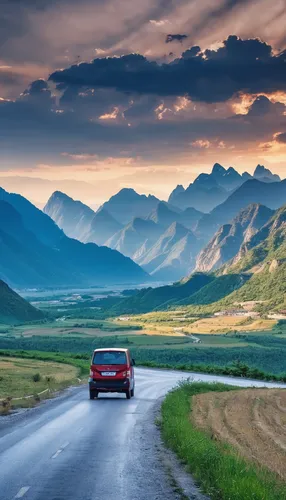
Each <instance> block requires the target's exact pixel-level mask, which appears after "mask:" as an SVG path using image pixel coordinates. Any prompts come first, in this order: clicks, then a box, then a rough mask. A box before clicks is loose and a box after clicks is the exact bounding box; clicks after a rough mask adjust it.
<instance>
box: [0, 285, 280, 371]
mask: <svg viewBox="0 0 286 500" xmlns="http://www.w3.org/2000/svg"><path fill="white" fill-rule="evenodd" d="M82 297H83V296H82ZM87 297H88V298H86V299H83V298H82V299H81V301H80V304H79V305H77V304H76V305H72V306H68V304H67V301H66V300H65V299H66V298H70V297H69V295H68V294H67V295H62V296H59V297H58V299H59V300H60V301H61V302H64V303H65V306H64V307H65V311H63V310H62V309H60V310H58V307H57V306H55V307H50V305H49V304H48V303H49V301H50V299H51V297H50V296H49V297H47V298H46V304H47V310H49V314H48V318H47V319H46V320H44V321H41V322H37V323H31V324H26V325H17V326H11V325H1V327H0V350H2V352H4V351H5V350H9V351H12V350H17V351H22V350H24V351H27V352H30V351H37V352H42V353H57V354H59V355H61V354H62V355H64V356H65V357H69V356H70V355H72V356H84V358H82V359H84V360H87V361H89V359H90V355H91V352H92V350H93V349H95V348H97V347H117V346H118V347H121V346H122V347H128V348H130V350H131V352H132V354H133V355H134V358H135V359H136V361H137V362H138V364H145V365H146V364H147V365H148V366H161V367H166V368H167V367H168V368H180V369H186V370H189V371H204V372H207V373H213V372H215V373H225V374H235V375H242V376H249V377H254V378H259V377H260V378H265V377H266V378H267V380H271V379H272V378H273V379H274V378H277V377H278V378H279V377H281V378H280V379H281V380H282V379H283V380H284V379H285V377H286V362H285V359H286V322H285V321H278V320H277V321H276V320H269V319H264V318H249V317H241V316H238V315H237V316H235V315H233V316H229V315H225V316H216V317H214V316H212V317H206V316H204V315H203V314H202V315H200V316H198V315H197V316H194V315H191V314H190V313H188V311H187V310H186V308H183V307H179V308H177V309H175V310H166V311H154V312H151V313H146V314H136V315H126V316H118V317H110V316H108V314H106V311H105V309H104V307H105V305H104V304H105V303H102V302H100V304H101V305H102V307H103V308H102V310H99V309H100V308H96V310H95V309H94V305H90V304H91V302H90V298H89V295H88V296H87ZM41 299H42V303H43V304H45V297H44V298H43V297H41ZM100 300H102V299H100ZM103 300H109V298H107V299H103ZM112 300H113V299H112ZM92 304H94V302H92ZM78 306H79V307H78ZM251 307H252V305H251ZM273 360H275V362H273ZM256 369H257V372H255V370H256ZM258 372H259V373H258Z"/></svg>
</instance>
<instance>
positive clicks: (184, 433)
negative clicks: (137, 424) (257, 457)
mask: <svg viewBox="0 0 286 500" xmlns="http://www.w3.org/2000/svg"><path fill="white" fill-rule="evenodd" d="M234 389H237V388H236V387H232V386H226V385H224V384H206V383H182V384H181V385H180V387H179V388H177V389H175V390H173V391H172V392H170V393H169V394H168V396H167V398H166V399H165V401H164V403H163V405H162V423H161V425H162V435H163V438H164V440H165V442H166V444H167V445H168V446H169V447H170V448H172V449H173V450H174V451H175V452H176V453H177V454H178V456H179V457H180V458H181V459H182V460H183V461H184V462H185V463H186V464H187V467H188V470H189V471H190V472H191V473H192V474H193V476H194V477H195V479H196V480H197V481H198V483H199V484H200V485H201V486H202V489H203V490H204V491H205V493H207V494H208V495H209V496H210V497H211V498H212V499H214V500H230V499H231V500H281V499H282V498H286V486H285V484H282V482H280V481H279V480H278V479H277V477H276V476H275V475H274V474H272V473H270V472H269V471H267V470H266V469H263V468H260V467H258V466H256V465H254V464H252V463H250V462H248V461H246V460H244V459H242V458H241V457H240V456H239V455H238V453H237V452H236V450H235V449H233V448H232V447H231V446H229V445H227V444H225V443H222V442H219V441H214V440H213V439H212V437H211V435H208V434H207V433H206V432H203V431H200V430H198V429H197V428H195V426H194V425H193V424H192V422H191V420H190V412H191V409H192V396H194V395H196V394H201V393H205V392H210V391H218V392H223V391H224V392H225V391H230V390H234Z"/></svg>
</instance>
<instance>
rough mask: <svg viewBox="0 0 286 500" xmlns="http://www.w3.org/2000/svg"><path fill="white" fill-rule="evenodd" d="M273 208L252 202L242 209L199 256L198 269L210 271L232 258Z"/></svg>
mask: <svg viewBox="0 0 286 500" xmlns="http://www.w3.org/2000/svg"><path fill="white" fill-rule="evenodd" d="M273 213H274V212H273V210H271V209H270V208H267V207H264V206H263V205H258V204H252V205H249V206H248V207H247V208H245V209H242V210H241V211H240V212H239V214H238V215H237V216H236V217H235V219H233V221H232V222H230V224H224V225H223V226H221V227H220V229H219V230H218V231H217V232H216V233H215V235H214V236H213V238H212V239H211V240H210V242H209V243H208V245H207V246H206V247H205V248H204V249H203V250H202V251H201V252H200V254H199V255H198V257H197V263H196V270H197V271H202V272H209V271H213V270H215V269H218V268H219V267H221V266H222V265H223V264H225V262H227V261H228V260H230V259H232V258H233V257H234V256H235V255H236V254H237V253H238V252H239V250H240V248H241V246H242V245H243V244H244V243H246V242H247V241H249V240H250V239H251V237H252V236H253V235H254V234H255V233H256V232H257V231H258V230H259V229H260V228H261V227H262V226H264V224H266V222H267V221H268V220H269V219H270V217H271V215H273Z"/></svg>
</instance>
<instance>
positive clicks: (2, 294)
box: [0, 280, 44, 324]
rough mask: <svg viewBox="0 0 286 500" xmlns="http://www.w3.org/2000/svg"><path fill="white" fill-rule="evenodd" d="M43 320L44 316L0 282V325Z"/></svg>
mask: <svg viewBox="0 0 286 500" xmlns="http://www.w3.org/2000/svg"><path fill="white" fill-rule="evenodd" d="M41 319H44V314H43V313H42V312H41V311H39V310H38V309H36V308H35V307H33V306H32V305H31V304H29V302H27V301H26V300H24V299H23V298H22V297H20V295H18V294H17V293H16V292H14V291H13V290H12V289H11V288H10V287H9V286H8V285H7V284H6V283H4V281H2V280H0V324H1V323H2V324H16V323H22V322H26V321H36V320H41Z"/></svg>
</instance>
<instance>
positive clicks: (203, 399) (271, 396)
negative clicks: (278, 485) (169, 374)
mask: <svg viewBox="0 0 286 500" xmlns="http://www.w3.org/2000/svg"><path fill="white" fill-rule="evenodd" d="M191 418H192V421H193V423H194V424H195V426H196V427H198V428H199V429H203V430H204V431H206V432H207V433H209V434H210V435H212V436H213V438H214V439H215V440H218V441H220V442H227V443H229V444H230V445H232V446H233V447H234V449H236V450H238V452H239V454H240V455H241V456H243V457H245V458H246V459H248V460H250V461H254V462H256V463H257V464H258V465H259V466H263V467H265V468H267V469H269V470H270V471H272V472H275V473H276V474H277V475H278V476H279V477H280V478H281V479H283V480H286V460H285V458H286V454H285V453H286V425H285V423H286V390H285V389H247V390H242V391H231V392H210V393H206V394H198V395H196V396H193V403H192V416H191Z"/></svg>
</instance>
